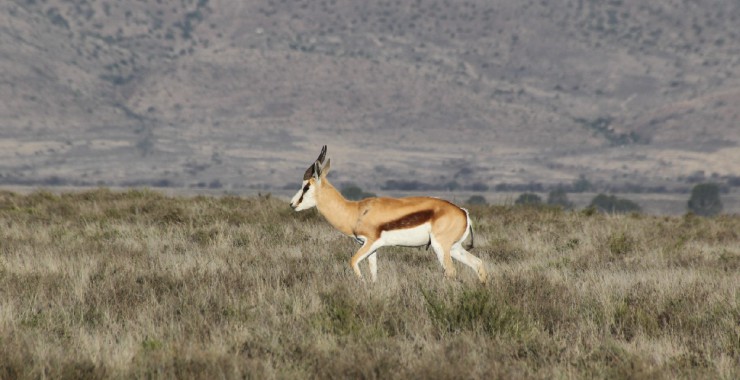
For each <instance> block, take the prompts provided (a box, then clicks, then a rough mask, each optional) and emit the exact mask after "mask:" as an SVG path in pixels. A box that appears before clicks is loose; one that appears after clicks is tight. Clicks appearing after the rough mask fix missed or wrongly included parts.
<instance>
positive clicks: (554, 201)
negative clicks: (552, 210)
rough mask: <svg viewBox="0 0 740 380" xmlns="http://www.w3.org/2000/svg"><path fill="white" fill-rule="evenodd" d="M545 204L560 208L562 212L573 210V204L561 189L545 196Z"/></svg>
mask: <svg viewBox="0 0 740 380" xmlns="http://www.w3.org/2000/svg"><path fill="white" fill-rule="evenodd" d="M547 204H548V205H551V206H560V207H562V208H563V209H564V210H570V209H572V208H573V202H571V201H570V200H569V199H568V193H566V192H565V190H563V189H557V190H553V191H551V192H550V193H549V194H548V195H547Z"/></svg>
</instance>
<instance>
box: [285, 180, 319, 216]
mask: <svg viewBox="0 0 740 380" xmlns="http://www.w3.org/2000/svg"><path fill="white" fill-rule="evenodd" d="M314 187H315V186H314V185H311V184H310V182H309V181H308V180H306V181H303V184H301V189H300V190H298V192H297V193H296V194H295V195H294V196H293V199H291V200H290V206H291V207H293V209H295V210H296V211H302V210H307V209H309V208H311V207H314V206H316V198H315V197H314V195H315V192H314V190H315V189H314Z"/></svg>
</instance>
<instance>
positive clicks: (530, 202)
mask: <svg viewBox="0 0 740 380" xmlns="http://www.w3.org/2000/svg"><path fill="white" fill-rule="evenodd" d="M514 204H516V205H520V206H539V205H541V204H542V198H540V196H539V195H537V194H535V193H522V194H521V195H519V198H517V199H516V200H515V201H514Z"/></svg>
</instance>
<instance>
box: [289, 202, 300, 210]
mask: <svg viewBox="0 0 740 380" xmlns="http://www.w3.org/2000/svg"><path fill="white" fill-rule="evenodd" d="M296 207H298V206H293V204H292V203H291V204H290V208H292V209H293V210H295V208H296Z"/></svg>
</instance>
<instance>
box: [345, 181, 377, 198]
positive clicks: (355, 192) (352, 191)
mask: <svg viewBox="0 0 740 380" xmlns="http://www.w3.org/2000/svg"><path fill="white" fill-rule="evenodd" d="M341 192H342V196H343V197H345V198H347V199H349V200H351V201H359V200H361V199H365V198H372V197H375V196H376V195H375V194H374V193H368V192H365V191H364V190H362V189H361V188H360V187H359V186H357V185H355V184H349V185H345V186H344V187H342V190H341Z"/></svg>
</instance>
